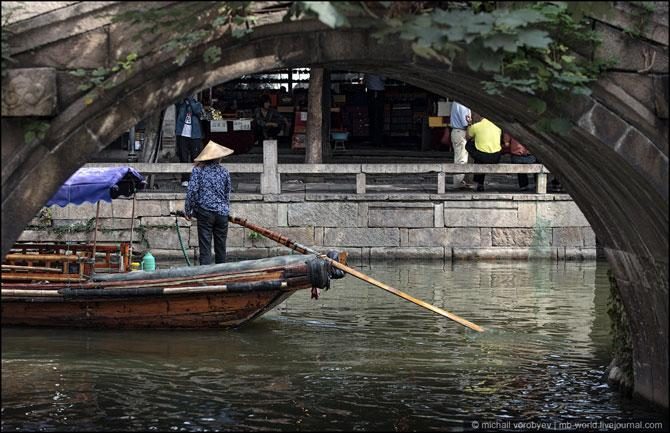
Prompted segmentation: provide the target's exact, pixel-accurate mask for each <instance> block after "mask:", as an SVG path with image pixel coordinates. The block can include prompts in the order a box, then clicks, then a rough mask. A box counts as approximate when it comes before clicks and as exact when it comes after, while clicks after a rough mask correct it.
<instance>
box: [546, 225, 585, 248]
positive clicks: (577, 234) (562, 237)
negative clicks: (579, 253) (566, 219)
mask: <svg viewBox="0 0 670 433" xmlns="http://www.w3.org/2000/svg"><path fill="white" fill-rule="evenodd" d="M551 243H552V245H554V246H558V247H582V246H584V238H583V236H582V228H581V227H560V228H555V229H553V238H552V242H551Z"/></svg>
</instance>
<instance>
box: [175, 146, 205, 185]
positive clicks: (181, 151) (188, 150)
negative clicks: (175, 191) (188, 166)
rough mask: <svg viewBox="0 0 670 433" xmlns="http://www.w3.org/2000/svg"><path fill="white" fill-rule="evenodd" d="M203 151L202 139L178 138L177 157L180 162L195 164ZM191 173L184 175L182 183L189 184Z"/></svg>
mask: <svg viewBox="0 0 670 433" xmlns="http://www.w3.org/2000/svg"><path fill="white" fill-rule="evenodd" d="M201 151H202V139H200V138H189V137H182V136H181V135H178V136H177V156H179V162H193V160H194V159H195V158H196V157H197V156H198V155H200V152H201ZM190 178H191V173H182V175H181V181H182V182H188V180H189V179H190Z"/></svg>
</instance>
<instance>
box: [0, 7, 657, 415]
mask: <svg viewBox="0 0 670 433" xmlns="http://www.w3.org/2000/svg"><path fill="white" fill-rule="evenodd" d="M4 3H5V4H7V3H12V2H4ZM147 3H149V2H147ZM256 3H257V7H258V8H259V9H262V8H264V7H266V6H269V8H268V9H266V10H265V11H264V12H259V16H260V19H259V22H258V24H257V26H256V27H255V28H254V31H253V32H252V33H250V34H249V35H247V36H245V37H244V38H243V39H232V38H231V37H230V36H228V35H225V34H223V33H222V34H221V35H220V36H219V37H216V38H214V39H213V40H211V41H209V42H207V43H204V44H202V45H200V46H198V47H196V48H195V49H194V50H193V52H192V54H191V55H190V57H189V58H188V59H187V61H186V62H185V63H184V64H183V66H181V67H180V66H177V65H176V64H175V63H173V59H172V58H171V57H170V56H168V55H165V54H161V53H159V52H157V50H156V49H155V48H156V47H157V46H158V44H159V43H160V39H161V37H162V38H164V37H165V36H162V35H158V39H156V40H151V39H150V38H149V36H148V35H146V36H145V37H143V39H142V40H140V41H136V42H135V41H132V40H131V38H130V36H131V34H132V32H131V31H130V29H128V28H127V25H126V24H121V23H112V22H111V19H110V16H109V14H114V13H117V12H120V11H123V10H127V9H128V8H131V7H135V8H136V7H137V6H138V3H135V2H35V3H32V2H30V3H28V2H27V4H28V5H30V6H29V7H28V9H26V10H23V11H22V12H21V13H20V14H19V15H17V16H16V17H14V21H13V22H12V23H10V24H8V25H6V26H4V27H3V32H5V31H6V30H8V31H11V35H10V39H9V44H10V47H11V48H10V53H11V55H12V57H13V58H14V59H15V60H16V62H15V63H13V64H12V65H11V68H12V69H10V70H9V71H8V75H7V77H6V78H5V79H3V84H2V253H3V255H4V254H5V253H6V252H7V251H8V250H9V248H10V247H11V245H12V244H13V242H14V241H15V240H16V239H17V238H18V236H19V235H20V233H21V231H22V230H23V227H25V225H26V224H27V223H28V222H29V221H30V220H31V218H32V217H33V216H34V215H35V214H36V212H37V211H38V210H39V208H40V207H41V206H43V205H44V203H45V202H46V201H47V200H48V199H49V197H50V196H51V195H52V194H53V193H54V191H55V190H56V189H57V187H58V186H59V185H60V184H61V183H62V182H63V181H64V180H65V179H67V178H68V177H69V176H70V175H71V174H72V173H73V172H74V171H75V170H76V169H77V168H78V167H80V166H81V165H83V164H84V163H86V161H87V160H88V159H89V157H91V156H92V155H94V154H96V153H97V152H99V151H100V150H102V149H103V148H105V147H106V146H107V145H108V144H109V143H110V142H112V141H113V140H114V139H115V138H116V137H117V136H118V135H119V132H120V131H125V130H128V129H129V128H130V127H132V126H133V125H135V124H136V123H137V122H138V121H140V120H141V119H144V118H146V117H148V116H149V115H151V114H153V113H155V112H157V111H159V110H161V109H163V108H164V107H166V106H168V105H170V104H172V103H174V102H175V101H176V100H178V99H179V98H180V97H183V96H184V95H186V94H190V93H193V92H194V91H197V90H199V89H202V88H205V87H210V86H213V85H216V84H219V83H222V82H226V81H229V80H232V79H235V78H237V77H239V76H241V75H243V74H253V73H258V72H261V71H267V70H271V69H276V68H287V67H298V66H308V67H309V66H313V67H324V68H342V69H348V70H358V71H362V72H378V73H383V74H385V75H387V76H390V77H393V78H396V79H399V80H402V81H405V82H407V83H410V84H413V85H415V86H418V87H422V88H424V89H427V90H430V91H432V92H434V93H437V94H441V95H444V96H449V97H451V98H455V99H457V100H460V101H462V102H464V103H465V104H466V105H468V106H471V107H473V108H474V109H475V110H476V111H478V112H481V113H482V114H484V115H485V116H487V117H489V118H490V119H492V120H493V121H494V122H496V123H498V124H499V125H501V126H502V127H504V128H505V129H507V130H509V131H511V132H512V133H513V134H515V135H517V136H518V137H519V138H520V139H521V140H522V141H523V142H524V143H527V144H528V147H529V148H530V149H531V150H532V152H533V153H534V154H536V155H537V156H538V157H539V158H540V159H541V160H542V161H544V162H545V165H547V166H548V167H549V169H550V170H551V171H552V172H554V173H556V174H558V175H559V176H560V177H561V180H562V182H564V184H565V185H566V186H567V187H568V189H569V191H570V192H571V195H572V198H573V199H574V200H575V202H576V203H577V205H578V206H579V208H580V209H581V211H582V212H583V214H584V215H585V216H586V218H587V219H588V220H589V223H590V224H591V226H592V227H593V229H594V231H595V233H596V235H597V237H598V239H599V241H600V242H601V244H602V245H603V247H604V249H605V251H606V254H607V257H608V260H609V263H610V266H611V268H612V269H613V271H614V275H615V278H616V281H617V283H618V289H619V291H620V295H621V298H622V300H623V303H624V306H625V310H626V311H627V313H628V315H629V318H630V323H631V332H632V335H633V354H634V383H635V385H634V387H635V393H636V394H637V395H638V396H641V397H642V398H644V399H647V400H650V401H652V402H655V403H657V404H659V405H661V406H664V407H668V13H667V11H668V9H667V5H665V4H664V3H663V2H654V5H655V8H656V12H655V13H654V14H652V15H651V16H650V17H648V19H647V23H646V24H645V26H644V29H643V30H642V31H641V34H640V36H639V37H637V38H631V37H630V36H629V35H628V34H627V33H626V32H625V30H627V29H630V28H631V27H633V26H634V20H635V17H636V15H635V11H634V10H633V9H634V6H631V4H629V3H625V2H624V3H615V7H614V8H613V11H612V13H611V14H610V16H609V17H607V18H594V19H593V25H594V28H595V29H596V30H599V31H600V32H601V33H602V35H603V37H604V43H603V44H602V46H601V47H600V48H597V49H595V50H596V52H595V53H592V54H596V55H600V56H603V57H608V56H609V57H615V58H618V59H619V63H618V64H617V66H615V68H614V69H612V70H611V71H610V72H608V74H607V75H605V76H604V77H603V78H601V79H600V80H599V81H598V82H597V83H596V84H595V85H594V86H593V93H592V95H591V96H588V97H587V96H582V97H579V98H577V97H575V98H573V99H572V100H571V101H570V102H569V103H568V104H566V105H561V106H559V105H550V106H549V110H550V111H552V112H554V113H562V114H563V115H564V116H567V117H569V118H570V119H571V121H572V123H573V126H574V127H573V129H572V130H571V131H570V132H569V133H568V134H566V135H558V134H555V133H547V132H543V131H540V130H538V129H536V128H534V127H533V124H534V122H535V120H536V119H535V117H534V115H533V114H532V113H531V112H529V111H528V109H527V107H528V106H529V105H528V104H527V101H526V98H525V97H524V96H521V95H508V96H503V97H500V96H499V97H492V96H489V95H487V94H485V93H483V92H482V91H481V90H480V86H479V81H480V80H481V79H482V77H480V76H477V74H473V73H472V72H471V71H469V70H467V69H466V68H465V67H464V66H463V65H459V64H455V65H454V66H453V68H451V69H449V68H447V67H445V65H443V64H437V63H432V62H430V61H426V60H424V59H421V58H417V57H416V56H414V55H413V53H412V50H411V48H410V47H409V46H408V44H407V43H406V42H405V41H401V40H391V41H389V42H388V43H386V44H384V45H377V44H376V42H375V40H374V39H372V38H371V37H370V34H369V31H368V28H369V27H368V26H367V25H366V23H365V22H358V21H355V22H354V23H353V25H352V27H350V28H345V29H337V30H333V29H329V28H328V27H325V26H324V25H322V24H320V23H319V22H315V21H294V22H286V23H285V22H282V20H281V17H282V16H283V14H284V12H283V11H281V10H276V9H275V10H273V9H272V7H273V4H275V3H274V2H256ZM171 4H172V2H156V3H151V6H149V5H148V4H147V5H145V6H146V7H170V5H171ZM40 8H41V9H40ZM3 15H4V11H3ZM210 46H219V47H221V49H222V56H221V60H220V61H218V62H216V63H214V64H207V63H205V62H203V60H202V53H203V52H204V50H205V49H207V48H208V47H210ZM132 51H139V53H140V55H141V57H140V60H139V61H138V62H137V64H136V65H135V67H134V68H133V69H132V70H131V71H127V72H124V73H122V74H120V75H119V76H117V77H115V78H114V80H115V84H116V86H115V87H113V88H111V89H110V90H107V91H106V92H105V93H104V94H103V95H102V96H101V97H98V98H96V99H95V100H94V101H93V102H92V103H91V104H86V103H85V99H86V97H87V95H86V94H85V93H84V92H82V91H79V90H77V87H78V85H79V84H81V79H80V78H77V77H75V76H73V75H71V74H69V72H70V71H72V70H75V69H78V68H84V69H94V68H97V67H101V66H103V67H111V66H113V65H114V64H115V62H116V60H117V59H119V58H121V57H122V56H125V55H127V54H128V53H129V52H132ZM27 119H33V120H34V119H38V120H45V119H46V120H48V121H49V122H50V128H49V130H48V132H47V135H46V138H45V139H44V140H43V141H41V142H36V143H34V144H32V145H26V144H24V139H23V130H22V126H23V125H25V121H26V120H27Z"/></svg>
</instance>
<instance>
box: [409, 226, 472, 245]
mask: <svg viewBox="0 0 670 433" xmlns="http://www.w3.org/2000/svg"><path fill="white" fill-rule="evenodd" d="M480 243H481V237H480V230H479V229H478V228H467V227H463V228H430V229H410V230H409V235H408V243H407V246H410V247H422V246H426V247H430V246H443V247H452V246H465V247H471V248H474V247H479V245H480Z"/></svg>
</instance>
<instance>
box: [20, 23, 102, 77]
mask: <svg viewBox="0 0 670 433" xmlns="http://www.w3.org/2000/svg"><path fill="white" fill-rule="evenodd" d="M16 59H17V60H18V61H19V62H21V64H22V65H27V66H33V65H34V66H39V65H49V66H51V67H53V68H56V69H78V68H82V69H95V68H99V67H101V66H108V65H109V62H108V60H109V59H108V58H107V32H106V31H105V29H96V30H91V31H89V32H86V33H82V34H79V35H74V36H72V37H69V38H66V39H61V40H59V41H56V42H54V43H52V44H49V45H43V46H41V47H40V48H39V49H38V50H36V51H35V52H27V53H22V54H19V55H17V56H16Z"/></svg>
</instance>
